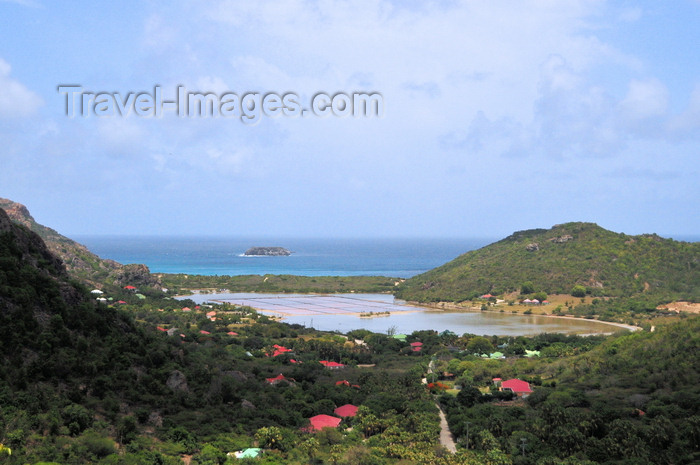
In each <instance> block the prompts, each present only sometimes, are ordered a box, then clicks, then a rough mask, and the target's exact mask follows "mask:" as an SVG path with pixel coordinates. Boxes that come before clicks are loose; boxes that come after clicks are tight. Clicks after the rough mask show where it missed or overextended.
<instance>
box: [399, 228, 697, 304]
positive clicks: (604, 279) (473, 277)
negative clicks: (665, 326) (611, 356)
mask: <svg viewBox="0 0 700 465" xmlns="http://www.w3.org/2000/svg"><path fill="white" fill-rule="evenodd" d="M524 285H525V286H526V287H528V288H529V289H528V290H529V293H531V292H534V291H543V292H546V293H550V294H568V293H571V291H572V289H573V287H574V286H580V287H579V290H580V289H581V288H583V289H584V290H585V292H586V293H588V294H591V295H596V296H623V297H629V296H633V295H639V294H658V295H668V296H669V297H670V298H682V299H690V300H697V299H700V243H687V242H679V241H674V240H671V239H664V238H662V237H659V236H657V235H655V234H644V235H639V236H628V235H626V234H622V233H615V232H612V231H608V230H606V229H603V228H601V227H600V226H598V225H596V224H593V223H566V224H562V225H556V226H554V227H552V228H551V229H532V230H527V231H518V232H515V233H513V234H512V235H510V236H508V237H506V238H505V239H502V240H500V241H498V242H496V243H493V244H491V245H488V246H486V247H483V248H481V249H479V250H474V251H471V252H468V253H465V254H464V255H461V256H459V257H457V258H456V259H454V260H452V261H451V262H448V263H446V264H445V265H442V266H440V267H438V268H435V269H433V270H431V271H428V272H427V273H423V274H421V275H418V276H415V277H413V278H411V279H409V280H407V281H406V282H405V283H403V284H402V285H401V286H400V287H399V289H398V292H397V296H398V297H400V298H403V299H407V300H413V301H423V302H431V301H463V300H469V299H473V298H475V297H478V296H480V295H483V294H493V295H503V294H505V293H510V292H520V291H521V290H522V288H523V286H524ZM526 293H528V292H526Z"/></svg>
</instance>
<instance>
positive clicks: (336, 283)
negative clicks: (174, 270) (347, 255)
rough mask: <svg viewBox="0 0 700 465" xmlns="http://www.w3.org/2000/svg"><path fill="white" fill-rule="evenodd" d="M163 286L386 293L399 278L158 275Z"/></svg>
mask: <svg viewBox="0 0 700 465" xmlns="http://www.w3.org/2000/svg"><path fill="white" fill-rule="evenodd" d="M158 277H159V278H160V280H161V282H162V283H163V286H164V287H165V288H167V289H168V290H169V291H172V292H174V293H176V294H187V293H189V292H191V291H192V290H198V291H202V290H203V291H204V292H217V291H221V290H226V291H230V292H268V293H320V294H334V293H344V292H358V293H362V292H365V293H388V292H392V291H393V290H394V289H395V287H396V285H397V284H398V283H400V281H401V280H400V279H398V278H387V277H384V276H295V275H270V274H267V275H240V276H203V275H189V274H160V273H159V274H158Z"/></svg>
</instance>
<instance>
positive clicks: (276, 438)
mask: <svg viewBox="0 0 700 465" xmlns="http://www.w3.org/2000/svg"><path fill="white" fill-rule="evenodd" d="M255 440H256V441H258V445H259V446H260V447H262V448H263V449H279V448H280V443H281V442H282V430H281V429H279V428H278V427H277V426H263V427H262V428H260V429H258V431H257V432H256V433H255Z"/></svg>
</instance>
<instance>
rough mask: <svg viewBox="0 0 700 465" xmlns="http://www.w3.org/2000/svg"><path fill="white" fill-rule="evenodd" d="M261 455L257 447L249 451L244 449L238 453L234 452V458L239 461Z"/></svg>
mask: <svg viewBox="0 0 700 465" xmlns="http://www.w3.org/2000/svg"><path fill="white" fill-rule="evenodd" d="M260 454H262V449H260V448H258V447H251V448H250V449H244V450H242V451H240V452H236V454H235V455H236V458H239V459H254V458H255V457H257V456H258V455H260Z"/></svg>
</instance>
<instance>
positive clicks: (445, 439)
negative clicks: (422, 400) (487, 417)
mask: <svg viewBox="0 0 700 465" xmlns="http://www.w3.org/2000/svg"><path fill="white" fill-rule="evenodd" d="M432 372H433V360H431V361H430V363H429V364H428V375H430V374H431V373H432ZM421 381H422V382H423V384H428V378H423V379H422V380H421ZM435 406H436V407H437V408H438V412H439V413H440V444H442V446H443V447H444V448H445V449H447V450H449V451H450V452H451V453H453V454H454V453H455V452H457V445H456V444H455V440H454V437H453V436H452V432H451V431H450V427H449V425H448V424H447V418H445V412H443V411H442V408H440V404H438V403H437V402H435Z"/></svg>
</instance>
